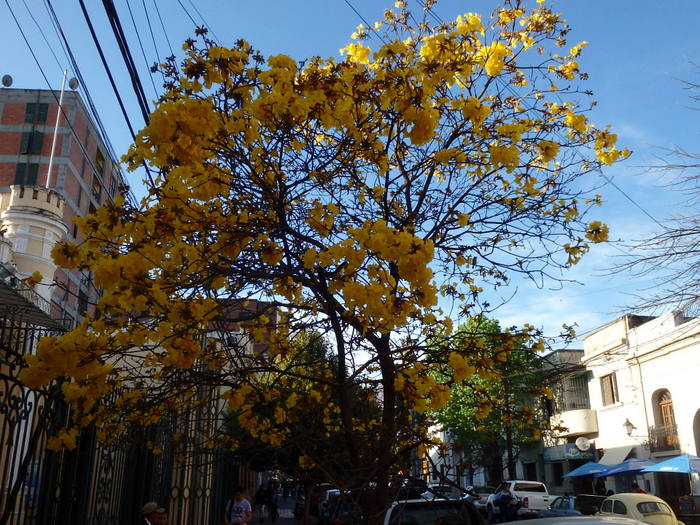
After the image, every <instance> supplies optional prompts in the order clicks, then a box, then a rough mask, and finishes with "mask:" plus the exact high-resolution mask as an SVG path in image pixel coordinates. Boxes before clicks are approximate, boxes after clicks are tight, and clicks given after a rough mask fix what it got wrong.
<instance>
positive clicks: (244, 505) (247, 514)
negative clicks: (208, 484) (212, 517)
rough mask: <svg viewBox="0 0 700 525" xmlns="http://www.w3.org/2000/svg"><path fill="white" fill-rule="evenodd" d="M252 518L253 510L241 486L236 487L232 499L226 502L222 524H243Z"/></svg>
mask: <svg viewBox="0 0 700 525" xmlns="http://www.w3.org/2000/svg"><path fill="white" fill-rule="evenodd" d="M252 519H253V510H252V509H251V507H250V502H249V501H248V500H247V499H246V497H245V491H244V490H243V487H236V489H235V490H234V491H233V499H232V500H231V499H230V500H228V501H227V502H226V509H225V512H224V525H245V524H246V523H249V522H250V521H251V520H252Z"/></svg>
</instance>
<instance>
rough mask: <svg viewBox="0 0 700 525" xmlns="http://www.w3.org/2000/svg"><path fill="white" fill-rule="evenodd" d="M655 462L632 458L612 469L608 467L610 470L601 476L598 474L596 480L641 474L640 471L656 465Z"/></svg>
mask: <svg viewBox="0 0 700 525" xmlns="http://www.w3.org/2000/svg"><path fill="white" fill-rule="evenodd" d="M655 464H656V463H654V462H653V461H651V460H649V459H637V458H631V459H628V460H626V461H623V462H622V463H620V464H618V465H613V466H611V467H608V470H606V471H605V472H603V473H601V474H596V476H595V477H596V478H600V477H603V476H622V475H624V474H635V473H637V472H639V471H640V470H643V469H645V468H647V467H651V466H652V465H655Z"/></svg>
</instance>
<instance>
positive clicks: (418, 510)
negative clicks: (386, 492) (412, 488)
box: [382, 498, 485, 525]
mask: <svg viewBox="0 0 700 525" xmlns="http://www.w3.org/2000/svg"><path fill="white" fill-rule="evenodd" d="M382 523H383V525H485V524H484V519H483V518H482V516H481V514H479V512H478V511H477V510H476V509H475V508H474V505H472V504H471V503H470V502H468V501H462V500H452V499H434V500H432V501H427V500H424V499H422V498H421V499H413V500H403V501H395V502H394V503H393V504H392V505H391V506H390V507H389V508H388V509H387V511H386V513H385V514H384V519H383V521H382Z"/></svg>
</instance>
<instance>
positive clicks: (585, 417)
mask: <svg viewBox="0 0 700 525" xmlns="http://www.w3.org/2000/svg"><path fill="white" fill-rule="evenodd" d="M550 424H551V425H552V428H557V427H559V428H563V430H559V431H558V435H559V436H560V437H576V436H586V435H588V434H597V433H598V415H597V413H596V411H595V410H592V409H590V408H581V409H578V410H567V411H566V412H562V413H561V414H555V415H554V416H552V417H551V418H550Z"/></svg>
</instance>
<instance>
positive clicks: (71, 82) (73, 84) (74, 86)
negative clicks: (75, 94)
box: [68, 77, 78, 91]
mask: <svg viewBox="0 0 700 525" xmlns="http://www.w3.org/2000/svg"><path fill="white" fill-rule="evenodd" d="M68 87H69V88H71V89H72V90H73V91H75V90H76V89H78V79H77V78H75V77H73V78H71V79H70V80H69V81H68Z"/></svg>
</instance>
